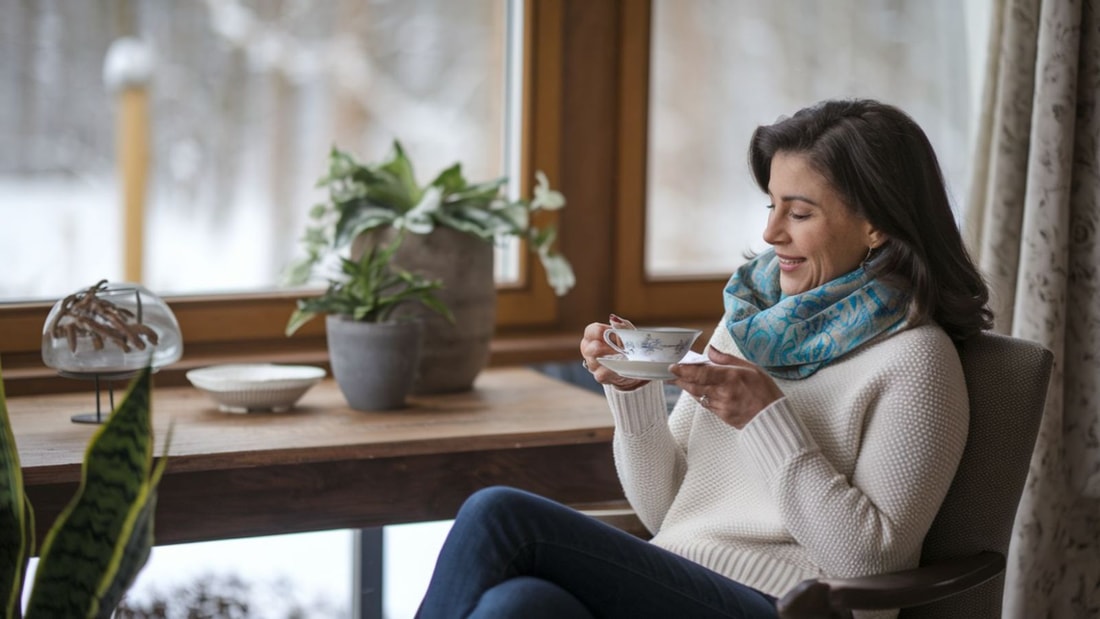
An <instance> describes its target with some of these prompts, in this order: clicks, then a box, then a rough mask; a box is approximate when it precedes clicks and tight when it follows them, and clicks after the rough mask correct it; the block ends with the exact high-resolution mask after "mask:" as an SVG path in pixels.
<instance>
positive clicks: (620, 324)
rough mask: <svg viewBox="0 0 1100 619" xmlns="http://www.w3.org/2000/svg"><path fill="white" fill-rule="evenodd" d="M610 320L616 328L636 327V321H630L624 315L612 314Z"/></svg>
mask: <svg viewBox="0 0 1100 619" xmlns="http://www.w3.org/2000/svg"><path fill="white" fill-rule="evenodd" d="M609 321H610V322H611V326H612V327H614V328H616V329H633V328H634V323H632V322H630V321H629V320H627V319H626V318H623V317H622V316H617V315H615V314H612V315H611V318H610V320H609Z"/></svg>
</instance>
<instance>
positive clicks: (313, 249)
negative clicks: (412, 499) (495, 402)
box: [288, 141, 575, 393]
mask: <svg viewBox="0 0 1100 619" xmlns="http://www.w3.org/2000/svg"><path fill="white" fill-rule="evenodd" d="M536 177H537V180H538V184H537V186H536V187H535V190H534V196H533V197H532V198H531V199H529V200H528V199H509V198H508V197H506V196H505V195H503V189H504V186H505V183H506V181H507V179H506V178H498V179H496V180H492V181H488V182H481V183H470V182H468V181H467V180H466V178H465V177H464V176H463V174H462V166H461V164H460V163H455V164H454V165H452V166H451V167H449V168H447V169H446V170H443V171H442V172H440V173H439V174H438V175H437V176H436V177H435V178H434V179H433V180H432V181H431V182H429V183H428V184H426V185H420V184H419V183H418V182H417V180H416V177H415V174H414V172H413V165H412V162H411V161H410V160H409V158H408V156H407V155H406V153H405V150H404V149H403V148H402V146H401V144H400V142H397V141H395V142H394V144H393V152H392V153H391V155H390V157H389V158H387V159H386V160H384V161H382V162H380V163H376V164H367V163H362V162H360V161H358V160H356V159H355V158H354V157H353V156H352V155H351V154H349V153H347V152H344V151H341V150H339V149H337V148H333V149H332V151H331V153H330V156H329V170H328V173H327V174H326V175H325V176H324V177H323V178H321V180H320V181H319V182H318V184H319V186H322V187H325V188H327V190H328V200H327V201H325V202H324V203H322V204H318V205H316V206H315V207H313V209H312V210H311V212H310V224H309V226H308V227H307V230H306V233H305V235H304V237H303V239H302V245H303V249H304V250H305V257H304V258H303V259H302V260H300V261H299V262H297V263H295V264H294V265H292V267H291V269H290V271H289V277H288V280H289V283H292V284H301V283H304V282H306V281H308V280H309V279H310V277H311V276H313V275H315V274H316V272H317V270H318V268H319V267H320V265H322V264H324V263H325V262H326V260H327V259H329V258H330V257H332V256H334V255H341V254H344V253H347V254H349V255H351V256H352V257H353V258H354V256H356V255H357V254H358V252H360V251H363V250H364V249H365V248H367V247H372V246H378V245H380V244H384V243H386V242H387V241H388V239H390V238H392V237H393V236H394V235H395V234H397V233H399V232H402V231H407V232H409V233H411V234H410V236H409V238H408V241H407V242H406V243H405V245H404V246H403V247H402V248H401V249H400V251H399V252H398V253H397V254H396V255H395V257H394V262H395V263H396V264H398V265H400V266H402V267H403V268H405V269H408V270H413V271H416V272H420V273H425V274H428V275H430V276H431V277H433V278H436V279H439V280H440V281H441V282H442V283H443V288H442V289H441V290H440V291H439V293H438V295H439V299H440V300H441V301H442V302H443V304H445V305H446V306H447V307H449V308H450V309H451V310H452V311H453V313H454V320H453V321H451V322H447V321H444V320H443V319H442V318H440V317H439V316H437V315H430V314H429V313H428V312H426V311H425V312H421V313H422V317H423V319H424V323H425V331H426V333H427V334H428V341H429V342H430V346H429V347H426V348H425V350H424V355H423V358H422V360H421V363H420V377H419V379H418V382H417V383H416V385H415V386H414V389H415V391H416V392H417V393H445V392H450V391H463V390H466V389H469V388H470V387H471V386H472V384H473V380H474V378H475V377H476V376H477V374H478V373H479V372H480V371H481V369H482V368H484V367H485V365H486V364H487V363H488V359H489V343H490V340H491V339H492V335H493V325H494V320H495V307H496V286H495V283H494V281H493V247H492V243H493V241H494V240H507V239H519V240H523V241H525V242H526V243H527V246H528V248H529V249H530V250H531V251H532V252H533V253H534V254H535V255H537V256H538V258H539V261H540V263H541V264H542V266H543V269H544V271H545V273H546V276H547V280H548V281H549V283H550V285H551V286H552V287H553V289H554V291H555V292H556V293H557V294H558V295H563V294H565V293H566V292H568V291H569V290H570V288H572V286H573V284H574V282H575V278H574V275H573V269H572V267H571V266H570V264H569V262H568V260H566V259H565V257H564V256H562V255H561V254H559V253H557V252H556V251H555V250H554V242H555V239H556V228H554V227H553V226H539V225H537V223H536V222H534V221H533V217H532V215H533V214H535V213H536V212H537V211H540V210H555V209H559V208H561V207H562V206H564V204H565V198H564V197H562V195H561V193H559V192H557V191H555V190H553V189H551V188H550V185H549V182H548V179H547V178H546V176H545V175H544V174H542V173H541V172H538V173H537V174H536Z"/></svg>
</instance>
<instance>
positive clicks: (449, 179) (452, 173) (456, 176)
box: [428, 163, 467, 197]
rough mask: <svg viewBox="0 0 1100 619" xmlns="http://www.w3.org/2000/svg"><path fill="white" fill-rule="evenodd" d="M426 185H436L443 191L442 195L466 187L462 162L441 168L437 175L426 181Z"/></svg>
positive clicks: (447, 194)
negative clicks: (444, 168)
mask: <svg viewBox="0 0 1100 619" xmlns="http://www.w3.org/2000/svg"><path fill="white" fill-rule="evenodd" d="M428 186H430V187H438V188H439V189H440V190H441V191H442V192H443V196H444V197H446V196H449V195H451V194H453V193H456V192H460V191H462V190H463V189H466V187H467V183H466V178H465V177H464V176H462V164H461V163H456V164H454V165H452V166H451V167H449V168H447V169H446V170H443V171H442V172H440V173H439V176H437V177H435V178H434V179H433V180H432V182H430V183H428Z"/></svg>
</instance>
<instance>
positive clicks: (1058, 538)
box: [967, 0, 1100, 619]
mask: <svg viewBox="0 0 1100 619" xmlns="http://www.w3.org/2000/svg"><path fill="white" fill-rule="evenodd" d="M1097 8H1098V7H1097V5H1096V3H1095V2H1094V1H1092V0H998V1H997V6H996V9H995V17H994V20H995V23H994V26H993V29H992V37H991V48H990V51H991V54H990V58H991V61H990V67H989V69H990V71H989V78H988V81H987V85H986V90H985V100H984V108H985V109H984V112H985V113H984V116H983V126H982V129H981V134H980V136H979V139H978V146H977V149H978V150H977V153H976V154H977V156H976V158H975V169H974V182H973V185H972V194H971V200H970V208H969V211H968V216H967V233H968V240H969V241H970V243H971V248H972V251H974V252H975V255H976V256H979V257H980V264H981V267H982V269H983V271H984V272H985V275H986V277H987V279H988V281H989V283H990V285H991V287H992V291H993V295H994V302H993V307H994V310H995V311H996V314H997V318H996V327H995V328H996V330H997V331H1000V332H1003V333H1009V334H1011V335H1013V336H1016V337H1021V338H1025V339H1029V340H1034V341H1037V342H1039V343H1041V344H1043V345H1045V346H1046V347H1048V348H1049V349H1050V350H1052V351H1053V352H1054V356H1055V367H1054V373H1053V376H1052V378H1051V384H1050V391H1049V394H1048V396H1047V408H1046V414H1045V417H1044V420H1043V422H1042V425H1041V427H1040V430H1039V437H1038V441H1037V444H1036V449H1035V453H1034V455H1033V457H1032V462H1031V471H1030V476H1029V478H1028V482H1027V485H1026V487H1025V490H1024V496H1023V499H1022V501H1021V503H1020V508H1019V511H1018V512H1017V516H1016V529H1015V531H1014V533H1013V539H1012V547H1011V549H1010V555H1011V556H1010V557H1009V564H1008V574H1007V578H1006V583H1005V600H1004V601H1005V604H1004V616H1005V617H1013V618H1020V619H1024V618H1027V619H1031V618H1034V617H1059V618H1060V617H1097V616H1100V273H1098V270H1100V244H1098V242H1097V233H1098V230H1100V163H1098V158H1097V144H1098V142H1100V113H1098V110H1097V105H1098V102H1100V16H1098V14H1097Z"/></svg>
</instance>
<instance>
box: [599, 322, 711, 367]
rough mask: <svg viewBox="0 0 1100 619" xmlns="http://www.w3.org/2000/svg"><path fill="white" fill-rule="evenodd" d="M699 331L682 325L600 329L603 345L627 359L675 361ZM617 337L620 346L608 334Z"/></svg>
mask: <svg viewBox="0 0 1100 619" xmlns="http://www.w3.org/2000/svg"><path fill="white" fill-rule="evenodd" d="M700 333H702V331H700V330H698V329H685V328H682V327H647V328H644V329H608V330H607V331H604V332H603V339H604V341H605V342H607V345H608V346H610V347H612V348H614V349H615V350H617V351H619V352H620V353H622V354H623V355H624V356H626V358H627V359H629V360H631V361H655V362H661V363H676V362H677V361H679V360H680V359H683V358H684V355H686V354H687V353H688V351H689V350H691V345H692V344H693V343H695V338H697V337H699V334H700ZM612 335H615V336H618V338H619V341H620V342H622V345H619V344H617V343H615V341H614V340H612V339H611V336H612Z"/></svg>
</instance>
